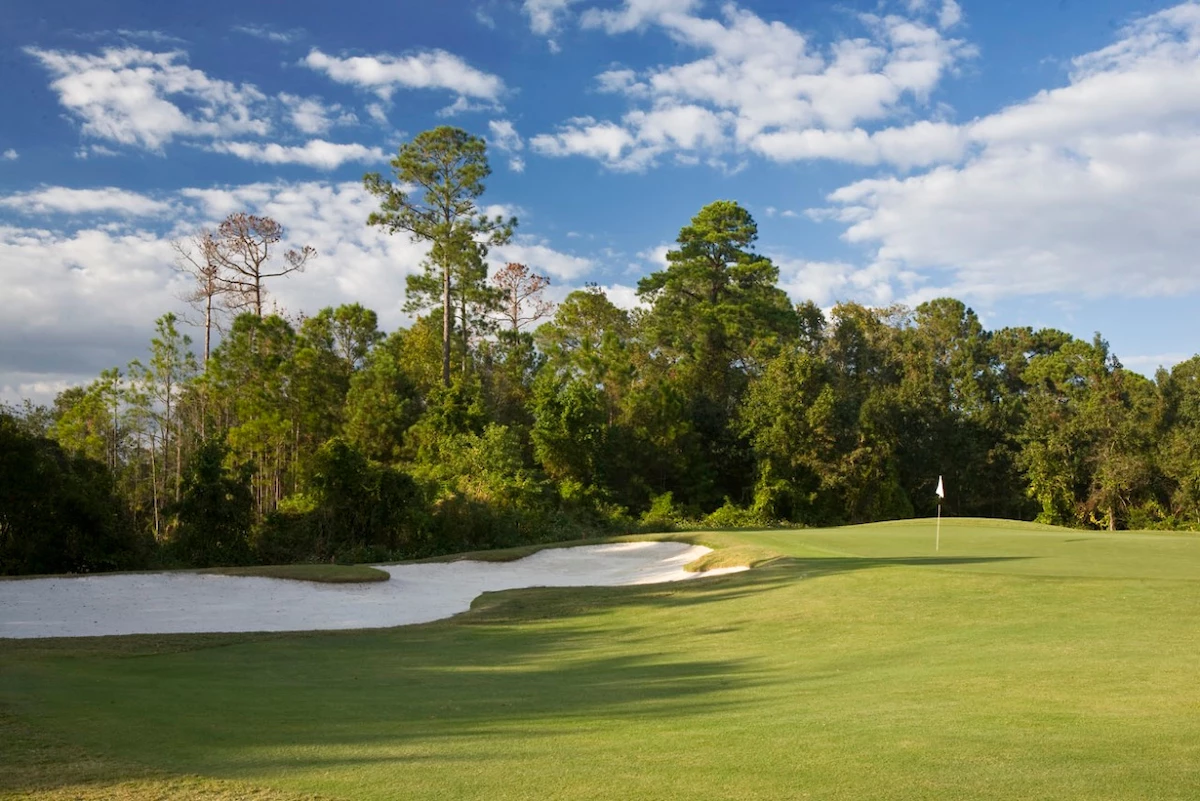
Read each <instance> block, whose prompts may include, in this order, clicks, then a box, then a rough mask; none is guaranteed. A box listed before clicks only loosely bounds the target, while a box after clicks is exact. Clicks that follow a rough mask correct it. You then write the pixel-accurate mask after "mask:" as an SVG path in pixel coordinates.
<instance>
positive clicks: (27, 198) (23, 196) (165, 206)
mask: <svg viewBox="0 0 1200 801" xmlns="http://www.w3.org/2000/svg"><path fill="white" fill-rule="evenodd" d="M0 207H3V208H8V209H13V210H14V211H17V212H19V213H21V214H55V213H61V214H94V213H112V214H120V215H122V216H126V217H154V216H159V215H163V214H166V213H168V212H170V211H171V208H172V207H171V204H170V203H166V202H164V201H161V200H156V199H154V198H152V197H147V196H146V195H142V194H138V193H137V192H130V191H128V190H125V189H118V188H116V187H112V186H109V187H104V188H103V189H71V188H68V187H65V186H48V187H44V188H42V189H36V190H33V191H31V192H15V193H13V194H11V195H0Z"/></svg>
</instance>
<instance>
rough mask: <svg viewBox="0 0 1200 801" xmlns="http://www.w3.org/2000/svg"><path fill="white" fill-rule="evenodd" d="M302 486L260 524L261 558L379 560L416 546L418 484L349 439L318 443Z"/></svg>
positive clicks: (419, 502)
mask: <svg viewBox="0 0 1200 801" xmlns="http://www.w3.org/2000/svg"><path fill="white" fill-rule="evenodd" d="M303 486H304V492H303V494H301V495H299V496H295V497H293V499H291V500H290V501H289V502H288V503H286V504H281V506H280V508H279V510H278V511H276V512H275V513H274V514H272V515H271V516H270V517H268V518H267V520H266V521H265V522H264V523H263V525H262V526H261V527H260V529H259V531H258V534H257V537H256V540H255V548H256V550H257V551H258V554H259V558H260V560H262V561H264V562H268V563H277V562H292V561H325V560H328V559H341V560H344V561H351V562H359V561H374V560H376V559H383V558H389V557H392V556H394V555H396V554H400V553H404V552H406V551H407V550H410V549H412V548H414V547H415V546H414V542H415V539H416V537H417V536H418V534H419V526H420V518H421V509H422V506H423V503H422V498H421V495H420V492H419V491H418V488H417V486H416V484H415V483H414V482H413V480H412V479H411V478H410V477H409V476H408V475H407V474H405V473H402V472H400V471H399V470H396V469H394V468H391V467H388V466H386V465H381V464H379V463H377V462H372V461H371V460H369V459H368V458H367V457H366V456H364V455H363V454H362V453H361V452H360V451H358V450H357V449H356V448H354V447H353V446H352V445H351V444H350V443H348V442H346V441H345V440H344V439H341V438H338V437H335V438H333V439H331V440H329V441H328V442H326V443H324V444H323V445H321V447H320V448H318V449H317V451H316V452H315V453H314V454H313V456H312V457H311V459H310V460H309V461H308V463H307V465H306V466H305V469H304V471H303Z"/></svg>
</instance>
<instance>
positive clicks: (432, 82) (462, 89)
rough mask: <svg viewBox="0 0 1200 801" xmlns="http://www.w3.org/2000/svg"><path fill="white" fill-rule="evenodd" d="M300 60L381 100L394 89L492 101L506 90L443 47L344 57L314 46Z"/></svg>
mask: <svg viewBox="0 0 1200 801" xmlns="http://www.w3.org/2000/svg"><path fill="white" fill-rule="evenodd" d="M301 63H302V64H304V66H306V67H308V68H310V69H312V70H315V71H317V72H321V73H324V74H325V75H327V76H329V78H330V79H332V80H334V81H337V82H338V83H344V84H348V85H350V86H355V87H358V88H360V89H365V90H368V91H371V92H374V93H375V94H377V95H378V96H379V97H380V98H382V99H384V100H390V99H391V97H392V94H393V93H394V92H395V91H396V90H397V89H441V90H445V91H450V92H454V93H456V94H458V95H459V97H460V98H465V99H467V100H470V99H474V100H477V101H488V102H489V103H495V102H496V101H497V100H499V98H500V96H501V95H502V94H503V93H504V91H505V86H504V81H503V80H501V79H500V78H499V77H498V76H496V75H492V74H490V73H486V72H483V71H482V70H478V69H476V68H475V67H472V66H471V65H470V64H468V63H467V62H465V61H463V60H462V59H461V58H459V57H458V56H456V55H454V54H453V53H447V52H446V51H445V50H425V51H421V52H417V53H412V54H410V55H405V56H394V55H389V54H383V55H378V56H348V57H344V58H343V57H339V56H331V55H328V54H326V53H323V52H321V51H320V50H318V49H315V48H314V49H313V50H311V51H309V53H308V55H307V56H306V57H305V58H304V59H303V60H302V62H301ZM464 102H466V100H464Z"/></svg>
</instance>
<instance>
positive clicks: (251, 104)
mask: <svg viewBox="0 0 1200 801" xmlns="http://www.w3.org/2000/svg"><path fill="white" fill-rule="evenodd" d="M25 52H26V53H28V54H29V55H31V56H33V57H34V58H36V59H37V60H38V61H39V62H41V64H42V66H44V67H45V68H46V69H47V70H49V71H50V73H51V74H52V75H53V76H55V80H54V81H53V83H51V88H52V89H54V91H55V92H56V93H57V94H58V98H59V102H60V103H62V105H63V106H64V107H66V108H67V109H68V110H69V111H70V112H71V113H72V114H73V115H74V116H75V117H76V118H78V119H79V120H80V121H82V123H83V133H84V134H85V135H88V136H92V137H95V138H98V139H106V140H109V141H112V142H117V143H119V144H123V145H135V146H140V147H144V148H147V149H149V150H156V151H157V150H161V148H162V146H163V145H164V144H166V143H168V142H170V141H171V140H172V139H174V138H175V137H177V136H178V137H212V138H218V137H226V136H232V135H239V134H254V135H260V136H261V135H264V134H266V133H267V132H268V131H269V130H270V123H269V122H267V121H266V118H265V116H264V114H263V105H264V103H265V101H266V97H265V96H264V95H263V94H262V92H260V91H259V90H258V89H257V88H255V87H254V86H253V85H250V84H241V85H238V84H233V83H230V82H228V81H222V80H217V79H214V78H210V77H209V76H208V75H206V74H205V73H203V72H201V71H200V70H196V69H192V68H191V67H188V66H187V65H186V64H185V63H183V62H184V61H185V58H186V57H185V55H184V54H183V53H182V52H170V53H151V52H148V51H145V50H139V49H136V48H122V49H116V48H108V49H105V50H104V51H102V52H101V53H100V54H99V55H85V54H78V53H67V52H63V51H58V50H40V49H38V48H33V47H29V48H26V49H25ZM175 101H180V102H182V103H184V104H185V105H186V106H187V107H188V108H190V109H192V110H191V111H190V112H186V111H184V110H183V108H181V107H180V105H177V104H176V102H175Z"/></svg>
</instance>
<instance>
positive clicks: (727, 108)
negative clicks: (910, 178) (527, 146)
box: [531, 0, 974, 170]
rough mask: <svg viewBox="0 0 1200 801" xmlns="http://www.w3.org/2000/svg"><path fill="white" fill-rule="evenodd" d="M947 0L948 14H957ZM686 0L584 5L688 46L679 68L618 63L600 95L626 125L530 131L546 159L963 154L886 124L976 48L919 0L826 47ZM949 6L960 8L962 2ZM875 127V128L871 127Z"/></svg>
mask: <svg viewBox="0 0 1200 801" xmlns="http://www.w3.org/2000/svg"><path fill="white" fill-rule="evenodd" d="M951 5H952V0H948V2H947V3H946V4H944V5H943V8H942V11H943V12H944V13H945V14H946V15H947V16H946V18H947V19H949V16H950V15H951V11H952V9H951V8H950V6H951ZM699 6H700V4H699V3H696V2H692V1H691V0H625V2H624V3H623V4H622V5H621V6H620V7H619V8H617V9H609V10H596V9H590V10H588V11H587V12H585V13H584V15H583V17H582V22H583V24H584V25H585V26H587V27H593V28H602V29H604V30H605V31H607V32H608V33H610V34H618V33H622V32H625V31H629V30H634V29H638V28H644V27H647V26H656V27H657V28H659V29H661V30H662V32H663V33H665V34H666V35H667V36H669V37H670V38H671V39H673V40H674V41H675V42H676V43H677V44H678V45H679V46H680V47H681V48H688V49H692V50H696V51H699V52H700V57H699V58H696V59H694V60H691V61H685V62H683V63H679V64H675V65H668V66H663V67H656V68H653V69H650V70H646V71H643V72H638V71H635V70H632V69H628V68H621V67H614V68H610V69H608V70H606V71H604V72H602V73H600V74H599V75H597V76H596V82H597V87H598V89H599V90H600V91H601V92H604V93H610V94H620V95H623V96H625V97H626V98H628V100H629V101H630V102H631V104H635V106H634V107H633V108H632V109H631V110H630V111H628V112H627V113H625V114H624V115H623V116H622V117H621V119H620V121H619V122H617V121H610V120H595V119H591V118H576V119H571V120H567V121H566V122H565V123H563V124H562V125H560V126H559V128H558V130H557V131H555V132H553V133H547V134H540V135H538V136H535V137H534V138H533V139H531V144H532V145H533V147H534V149H535V150H537V151H538V152H540V153H543V154H545V155H552V156H565V155H582V156H586V157H590V158H594V159H597V160H599V161H601V162H603V163H604V164H605V166H607V167H609V168H611V169H616V170H642V169H645V168H647V167H649V166H653V165H654V164H656V163H658V161H659V160H660V157H661V156H663V155H664V154H668V153H670V154H672V155H674V156H675V161H676V162H677V163H681V164H696V163H700V162H706V163H710V164H715V165H720V166H724V165H725V162H724V159H723V158H722V154H723V153H726V152H728V151H733V150H742V149H750V150H752V151H755V152H757V153H759V154H760V155H763V156H766V157H767V158H771V159H777V160H781V161H789V160H796V159H813V158H832V159H838V160H848V161H852V162H855V163H860V164H880V163H894V164H898V165H900V166H903V167H911V166H914V165H925V164H930V163H934V162H939V161H945V160H952V159H956V158H959V157H960V156H961V153H962V149H963V143H962V141H961V140H962V139H963V137H962V136H961V134H960V133H959V132H958V130H957V129H955V128H954V127H953V126H949V125H946V124H943V123H937V122H925V121H921V122H918V123H915V124H910V125H908V126H906V127H901V128H892V127H887V125H886V122H887V121H888V120H890V119H897V118H905V117H910V118H911V114H912V112H913V111H914V109H916V108H919V107H923V106H924V105H925V104H926V103H927V102H928V99H929V96H930V94H931V93H932V92H933V91H934V90H935V89H936V88H937V86H938V85H939V83H940V82H941V80H942V79H943V77H944V76H945V75H946V74H947V73H949V72H950V71H951V70H953V69H954V68H955V67H956V65H958V64H959V63H961V62H962V61H963V60H964V59H966V58H969V57H971V56H972V55H973V54H974V50H973V49H972V48H971V47H969V46H968V45H967V44H966V43H965V42H963V41H961V40H958V39H948V38H946V37H945V36H943V35H942V33H941V31H940V30H939V29H938V27H937V26H936V25H935V23H934V22H933V21H932V20H931V19H930V18H929V17H930V10H929V9H927V8H926V7H925V4H924V3H922V4H919V6H918V7H914V8H913V13H914V14H918V15H919V16H917V17H913V18H909V17H901V16H897V15H889V16H878V15H874V14H861V15H859V16H858V21H859V23H860V24H861V25H862V27H863V30H864V32H865V33H866V34H867V35H866V36H856V37H853V38H843V39H840V40H837V41H835V42H832V43H831V44H829V45H828V46H827V47H821V46H818V45H816V44H814V43H813V42H812V41H810V39H809V38H808V37H807V36H806V35H805V34H804V33H802V32H800V31H798V30H796V29H794V28H792V27H790V26H788V25H786V24H784V23H782V22H778V21H769V20H766V19H763V18H762V17H760V16H758V15H757V14H755V13H753V12H751V11H749V10H746V9H743V8H740V7H738V6H737V5H736V4H734V3H727V4H725V5H724V6H723V7H722V12H721V16H720V17H719V18H710V17H704V16H701V15H700V14H699V13H698V12H697V10H696V9H697V8H698V7H699ZM954 8H957V6H956V5H955V6H954ZM868 126H869V127H868Z"/></svg>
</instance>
